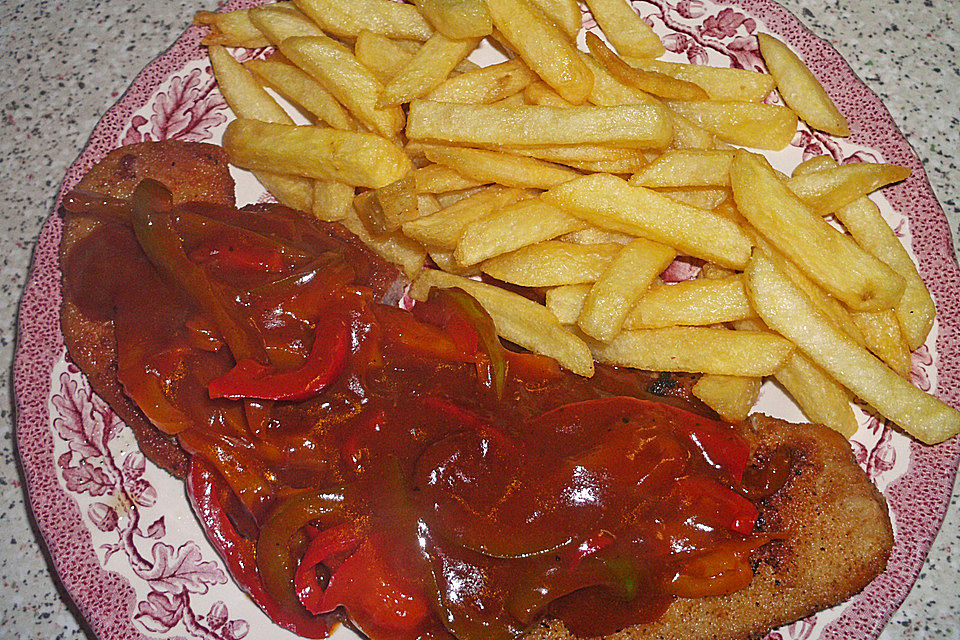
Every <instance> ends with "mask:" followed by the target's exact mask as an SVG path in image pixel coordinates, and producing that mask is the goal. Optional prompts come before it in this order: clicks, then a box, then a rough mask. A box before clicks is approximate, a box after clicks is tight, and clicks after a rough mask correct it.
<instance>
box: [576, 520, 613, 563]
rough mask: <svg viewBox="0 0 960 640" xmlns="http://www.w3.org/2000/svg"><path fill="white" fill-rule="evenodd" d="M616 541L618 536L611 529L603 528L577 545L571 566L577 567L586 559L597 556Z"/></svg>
mask: <svg viewBox="0 0 960 640" xmlns="http://www.w3.org/2000/svg"><path fill="white" fill-rule="evenodd" d="M616 541H617V537H616V536H614V535H613V534H612V533H610V532H609V531H605V530H603V529H601V530H600V531H598V532H597V533H595V534H593V535H592V536H590V537H589V538H587V539H586V540H584V541H583V542H581V543H580V544H579V545H577V547H576V549H574V550H573V553H572V554H571V555H570V562H569V566H570V568H576V567H577V565H579V564H580V563H581V562H583V561H584V559H586V558H590V557H593V556H596V555H597V554H598V553H600V552H601V551H603V550H604V549H608V548H610V547H612V546H613V543H614V542H616Z"/></svg>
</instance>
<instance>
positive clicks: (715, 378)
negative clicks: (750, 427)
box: [690, 373, 763, 423]
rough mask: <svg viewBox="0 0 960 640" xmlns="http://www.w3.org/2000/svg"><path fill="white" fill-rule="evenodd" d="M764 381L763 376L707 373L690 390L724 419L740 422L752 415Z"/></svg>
mask: <svg viewBox="0 0 960 640" xmlns="http://www.w3.org/2000/svg"><path fill="white" fill-rule="evenodd" d="M762 382H763V380H762V379H761V378H756V377H753V378H748V377H744V376H722V375H716V374H712V373H705V374H703V375H702V376H700V379H699V380H697V382H696V383H695V384H694V385H693V387H692V388H691V390H690V391H691V392H692V393H693V395H695V396H696V397H698V398H700V400H702V401H703V403H704V404H706V405H707V406H708V407H710V408H711V409H713V410H714V411H716V412H717V413H718V414H719V415H720V417H721V418H723V419H724V420H726V421H728V422H734V423H739V422H743V421H744V420H746V419H747V416H748V415H750V409H752V408H753V405H754V404H756V402H757V397H758V396H759V395H760V384H761V383H762Z"/></svg>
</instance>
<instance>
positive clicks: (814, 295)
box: [746, 227, 867, 345]
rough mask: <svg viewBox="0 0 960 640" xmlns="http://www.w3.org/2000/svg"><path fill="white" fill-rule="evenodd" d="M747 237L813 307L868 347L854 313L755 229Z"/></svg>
mask: <svg viewBox="0 0 960 640" xmlns="http://www.w3.org/2000/svg"><path fill="white" fill-rule="evenodd" d="M746 231H747V235H749V236H750V238H751V240H753V244H754V245H756V246H757V247H759V248H760V249H763V252H764V254H765V255H766V256H767V257H768V258H769V259H770V260H771V261H772V262H773V263H774V264H775V265H776V267H777V268H778V269H779V270H780V271H782V272H783V273H785V274H787V277H788V278H790V281H791V282H793V286H795V287H797V288H798V289H800V291H802V292H803V293H804V295H806V296H807V298H809V300H810V302H811V303H813V306H814V307H816V308H817V309H818V310H819V311H820V313H822V314H824V315H825V316H827V317H828V318H830V320H831V321H832V322H833V323H834V324H835V325H836V326H837V327H838V328H839V329H840V330H841V331H843V332H844V333H845V334H847V336H849V337H850V338H851V339H852V340H854V341H855V342H856V343H857V344H859V345H866V343H867V342H866V339H865V338H864V336H863V332H862V331H860V327H859V325H857V323H856V322H855V321H854V319H853V314H852V312H851V311H850V310H849V309H847V307H846V306H844V305H843V304H842V303H841V302H840V301H839V300H837V299H836V298H834V297H833V296H831V295H830V294H829V293H827V292H826V291H824V290H823V289H822V288H821V287H820V286H819V285H817V283H815V282H814V281H813V280H811V279H810V278H809V277H807V275H806V274H805V273H804V272H803V271H801V270H800V269H799V268H798V267H797V266H796V265H795V264H793V263H792V262H790V260H788V259H787V257H786V256H785V255H784V254H783V253H781V252H780V251H778V250H777V249H776V248H775V247H774V246H773V245H772V244H770V243H769V242H768V241H767V239H766V238H764V237H763V236H762V235H760V233H759V232H758V231H757V230H756V229H754V228H753V227H748V228H747V230H746Z"/></svg>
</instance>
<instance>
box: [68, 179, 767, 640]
mask: <svg viewBox="0 0 960 640" xmlns="http://www.w3.org/2000/svg"><path fill="white" fill-rule="evenodd" d="M65 206H66V208H67V210H68V212H69V213H68V215H87V216H94V217H96V218H98V219H99V220H100V221H101V224H100V226H99V227H98V229H97V230H96V231H94V232H93V233H91V234H90V235H88V236H87V237H86V238H85V239H84V240H82V241H80V242H79V243H78V244H77V245H76V246H75V247H73V249H72V250H71V252H70V253H69V254H68V255H67V256H65V259H64V265H63V267H64V291H65V296H67V297H68V298H69V299H70V300H72V301H74V302H75V303H76V304H77V305H78V306H79V307H80V308H81V309H82V310H83V312H84V313H86V314H88V315H90V316H91V317H96V318H102V319H109V320H112V321H113V324H114V329H115V334H116V340H117V347H118V356H119V357H118V361H119V366H118V377H119V379H120V382H121V383H122V384H123V385H124V389H125V391H126V393H127V394H128V395H129V396H130V397H131V398H132V399H133V400H134V401H136V402H137V404H138V406H139V407H140V408H141V410H142V411H143V412H144V414H145V415H146V416H147V417H148V418H149V419H150V420H151V421H152V422H153V423H154V424H155V425H157V426H158V427H159V428H160V429H162V430H164V431H165V432H167V433H171V434H176V435H177V437H178V441H179V442H180V444H181V446H182V447H183V448H184V449H185V450H186V451H187V452H188V453H189V454H190V455H191V457H192V458H191V459H192V463H191V470H190V474H189V477H188V482H187V485H188V492H189V495H190V499H191V501H192V503H193V505H194V508H195V510H196V511H197V513H198V515H199V517H200V519H201V521H202V522H203V524H204V527H205V529H206V531H207V534H208V536H209V537H210V539H211V541H212V542H213V544H214V545H215V546H216V548H217V549H218V550H219V552H220V553H221V555H222V556H223V558H224V560H225V561H226V563H227V565H228V567H229V569H230V571H231V573H232V575H233V576H234V578H235V579H236V580H237V582H238V583H239V584H240V585H241V586H242V587H243V588H244V589H245V590H246V591H247V592H248V593H249V595H250V596H251V598H253V599H254V600H255V601H256V602H257V603H258V604H259V605H260V606H261V607H262V608H263V609H264V610H265V611H266V612H267V613H268V614H269V615H270V616H271V617H272V618H273V619H274V620H275V621H276V622H277V623H278V624H281V625H283V626H285V627H287V628H289V629H292V630H294V631H296V632H298V633H300V634H302V635H305V636H308V637H323V636H325V635H327V634H328V632H329V631H330V629H331V625H332V624H334V622H335V620H336V616H339V615H342V613H343V612H345V613H346V616H347V617H348V618H349V621H350V624H352V625H353V626H355V627H357V628H358V629H360V630H361V631H362V632H364V633H365V634H366V635H368V636H370V637H371V638H374V639H375V640H380V639H388V638H390V639H393V638H396V639H410V640H413V639H416V638H437V639H440V638H449V637H451V636H454V637H456V638H460V639H461V640H507V639H508V638H513V637H516V636H517V635H519V634H521V633H523V632H524V631H525V630H527V629H529V628H530V627H531V626H533V625H534V624H536V623H538V622H539V621H541V620H544V619H559V620H562V621H563V622H564V623H565V624H566V626H567V627H568V628H569V629H570V630H571V631H572V632H573V633H575V634H577V635H591V636H592V635H601V634H606V633H610V632H613V631H616V630H618V629H620V628H623V627H626V626H629V625H631V624H636V623H638V622H644V621H652V620H655V619H657V618H658V617H659V616H660V615H661V614H662V613H663V612H664V611H665V610H666V608H667V607H668V606H669V605H670V603H671V602H672V601H673V600H674V599H675V598H677V597H701V596H708V595H717V594H723V593H729V592H732V591H735V590H738V589H740V588H742V587H744V586H745V585H746V584H748V583H749V581H750V579H751V577H752V572H751V569H750V565H749V558H750V555H751V553H752V552H753V551H755V550H756V549H757V548H759V547H760V546H761V545H763V544H764V543H766V542H767V541H769V537H767V536H765V535H762V534H758V533H756V532H755V530H754V524H755V521H756V519H757V509H756V507H755V506H754V505H753V504H752V503H751V502H750V501H749V500H747V498H746V497H744V496H745V495H756V493H757V491H758V489H757V488H756V487H753V486H752V484H757V483H750V482H747V485H748V486H744V472H745V469H746V467H747V462H748V456H749V451H748V447H747V444H746V442H745V441H744V440H743V438H742V437H741V436H739V435H738V434H737V433H736V432H735V431H734V429H733V428H732V427H730V426H728V425H725V424H723V423H720V422H717V421H715V420H713V419H711V418H710V417H708V416H707V415H704V414H701V413H698V412H695V411H693V410H691V408H690V405H689V404H687V403H685V402H683V401H682V400H681V401H673V402H665V401H663V398H660V397H656V396H654V395H652V394H650V393H649V392H648V389H651V388H653V389H655V390H660V389H662V388H664V379H663V378H662V377H661V378H657V377H656V376H655V375H651V374H645V373H641V372H625V371H619V370H614V369H610V368H604V367H599V368H598V374H597V375H596V376H595V377H594V378H593V379H584V378H581V377H578V376H576V375H573V374H570V373H567V372H564V371H562V370H560V368H559V367H558V366H557V364H556V363H555V362H554V361H552V360H550V359H548V358H545V357H542V356H537V355H533V354H528V353H515V352H513V351H509V350H506V349H504V348H503V347H502V346H501V344H500V342H499V340H498V339H497V338H496V335H495V332H494V327H493V323H492V321H491V320H490V318H489V317H488V316H487V315H486V314H485V313H484V312H483V310H482V309H481V308H480V307H479V305H478V304H477V303H476V302H475V301H474V300H473V299H472V298H470V297H469V296H467V295H466V294H464V293H463V292H462V291H459V290H451V291H434V292H433V293H432V294H431V296H430V298H429V299H428V300H427V301H425V302H422V303H419V304H417V305H416V306H415V307H414V308H413V309H412V310H410V311H408V310H403V309H400V308H397V307H396V306H391V305H388V304H384V303H382V302H380V300H379V299H380V298H381V297H382V295H383V293H384V292H385V291H386V290H387V289H388V286H389V283H390V281H391V280H392V279H393V277H394V276H395V274H394V272H393V271H392V270H391V269H390V268H389V267H387V266H386V265H384V264H383V263H382V262H379V261H378V260H377V259H375V258H374V257H372V256H370V255H369V254H368V253H367V252H366V250H365V249H364V248H362V247H361V246H360V245H357V244H356V243H355V242H353V241H351V240H350V239H349V238H347V239H345V238H343V237H341V236H338V235H337V234H334V233H332V232H331V231H330V229H329V228H328V227H325V226H323V225H322V224H319V223H316V222H315V221H312V220H307V219H305V218H302V217H300V215H299V214H297V213H294V212H291V211H289V210H287V209H285V208H283V207H279V206H274V205H262V206H256V207H253V208H248V209H245V210H242V211H236V210H234V209H228V208H221V207H214V206H211V205H203V204H189V205H179V206H173V205H171V203H170V197H169V192H167V191H166V189H165V188H164V187H163V186H162V185H160V184H158V183H155V182H150V181H144V182H143V183H141V184H140V186H139V187H138V188H137V190H136V193H135V194H134V196H133V198H132V199H131V201H130V202H129V203H120V204H117V203H110V206H107V205H105V204H104V203H98V202H90V201H84V200H82V199H80V198H77V199H72V200H69V199H68V201H67V203H66V205H65ZM669 386H670V385H666V387H669ZM678 389H681V390H682V387H680V388H678ZM680 395H682V393H680ZM753 475H756V474H751V476H753ZM780 475H782V474H780ZM770 477H780V476H778V475H777V474H766V475H765V476H764V480H763V482H764V483H765V484H770ZM758 482H759V481H758ZM779 482H780V483H781V484H782V482H783V479H782V478H781V479H780V480H779ZM776 488H777V487H773V490H775V489H776ZM762 490H763V491H767V490H770V487H766V486H765V487H764V488H762ZM751 492H752V493H751Z"/></svg>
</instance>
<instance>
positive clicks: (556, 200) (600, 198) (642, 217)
mask: <svg viewBox="0 0 960 640" xmlns="http://www.w3.org/2000/svg"><path fill="white" fill-rule="evenodd" d="M542 197H543V198H544V199H545V200H547V201H548V202H552V203H553V204H555V205H557V206H558V207H560V208H561V209H563V210H564V211H566V212H568V213H570V214H572V215H574V216H577V217H578V218H581V219H583V220H586V221H587V222H589V223H591V224H592V225H594V226H597V227H602V228H605V229H609V230H611V231H619V232H621V233H627V234H630V235H635V236H643V237H645V238H648V239H650V240H654V241H656V242H661V243H663V244H666V245H668V246H671V247H673V248H675V249H677V250H678V251H680V252H681V253H684V254H686V255H690V256H695V257H698V258H703V259H704V260H709V261H711V262H716V263H717V264H720V265H723V266H727V267H732V268H735V269H737V268H743V266H744V265H745V264H746V262H747V259H748V258H749V255H750V246H751V242H750V240H749V239H748V238H747V236H746V235H744V233H743V231H742V230H741V229H740V227H739V226H737V224H736V223H734V222H731V221H730V220H728V219H726V218H723V217H721V216H718V215H716V214H715V213H712V212H710V211H705V210H703V209H698V208H696V207H691V206H689V205H685V204H682V203H680V202H676V201H674V200H671V199H670V198H668V197H666V196H663V195H660V194H658V193H656V192H655V191H651V190H650V189H646V188H644V187H631V186H630V185H628V184H627V182H626V181H625V180H622V179H620V178H617V177H616V176H611V175H608V174H599V173H598V174H593V175H589V176H584V177H582V178H577V179H576V180H572V181H570V182H566V183H564V184H562V185H560V186H558V187H554V188H553V189H551V190H550V191H547V192H546V193H545V194H543V196H542Z"/></svg>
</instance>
